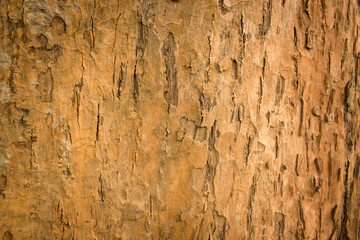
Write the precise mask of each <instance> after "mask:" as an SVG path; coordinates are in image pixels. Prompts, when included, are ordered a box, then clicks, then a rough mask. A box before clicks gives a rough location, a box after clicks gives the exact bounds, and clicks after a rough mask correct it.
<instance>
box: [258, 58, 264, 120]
mask: <svg viewBox="0 0 360 240" xmlns="http://www.w3.org/2000/svg"><path fill="white" fill-rule="evenodd" d="M265 69H266V52H265V54H264V57H263V65H262V68H261V76H260V82H259V85H260V86H259V99H258V110H257V112H258V115H260V110H261V105H262V100H263V95H264V80H265Z"/></svg>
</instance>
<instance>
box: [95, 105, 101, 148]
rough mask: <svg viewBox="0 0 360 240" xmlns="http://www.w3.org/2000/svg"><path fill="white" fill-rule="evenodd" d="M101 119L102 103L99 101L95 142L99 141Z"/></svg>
mask: <svg viewBox="0 0 360 240" xmlns="http://www.w3.org/2000/svg"><path fill="white" fill-rule="evenodd" d="M100 121H101V116H100V103H98V107H97V121H96V135H95V143H96V142H98V141H99V130H100Z"/></svg>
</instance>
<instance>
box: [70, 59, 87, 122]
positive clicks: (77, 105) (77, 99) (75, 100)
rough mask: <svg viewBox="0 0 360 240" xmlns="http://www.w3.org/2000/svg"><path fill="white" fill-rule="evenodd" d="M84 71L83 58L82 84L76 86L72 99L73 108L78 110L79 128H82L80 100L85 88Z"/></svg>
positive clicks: (82, 61)
mask: <svg viewBox="0 0 360 240" xmlns="http://www.w3.org/2000/svg"><path fill="white" fill-rule="evenodd" d="M84 71H85V67H84V58H83V57H82V60H81V78H80V83H77V84H75V86H74V93H73V98H72V103H73V107H75V109H76V120H77V124H78V127H80V121H79V118H80V100H81V91H82V88H83V85H84Z"/></svg>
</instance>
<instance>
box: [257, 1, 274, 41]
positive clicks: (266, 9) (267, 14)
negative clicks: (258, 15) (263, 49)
mask: <svg viewBox="0 0 360 240" xmlns="http://www.w3.org/2000/svg"><path fill="white" fill-rule="evenodd" d="M271 15H272V0H265V1H264V2H263V17H262V24H260V27H259V28H260V36H262V37H264V36H265V35H266V34H267V33H268V31H269V30H270V28H271Z"/></svg>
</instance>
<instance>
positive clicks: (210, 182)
mask: <svg viewBox="0 0 360 240" xmlns="http://www.w3.org/2000/svg"><path fill="white" fill-rule="evenodd" d="M218 135H219V131H218V130H217V128H216V120H215V121H214V124H213V126H212V127H211V131H210V134H209V138H208V160H207V163H206V180H205V188H204V190H205V193H206V195H207V203H208V205H209V208H210V210H211V212H212V215H213V219H214V226H213V227H214V229H213V233H212V235H213V237H215V239H226V232H227V226H228V224H227V219H226V217H225V216H223V215H221V214H219V213H218V211H217V210H216V195H215V182H214V181H215V175H216V168H217V166H218V164H219V152H218V151H217V150H216V148H215V143H216V138H217V137H218Z"/></svg>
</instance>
